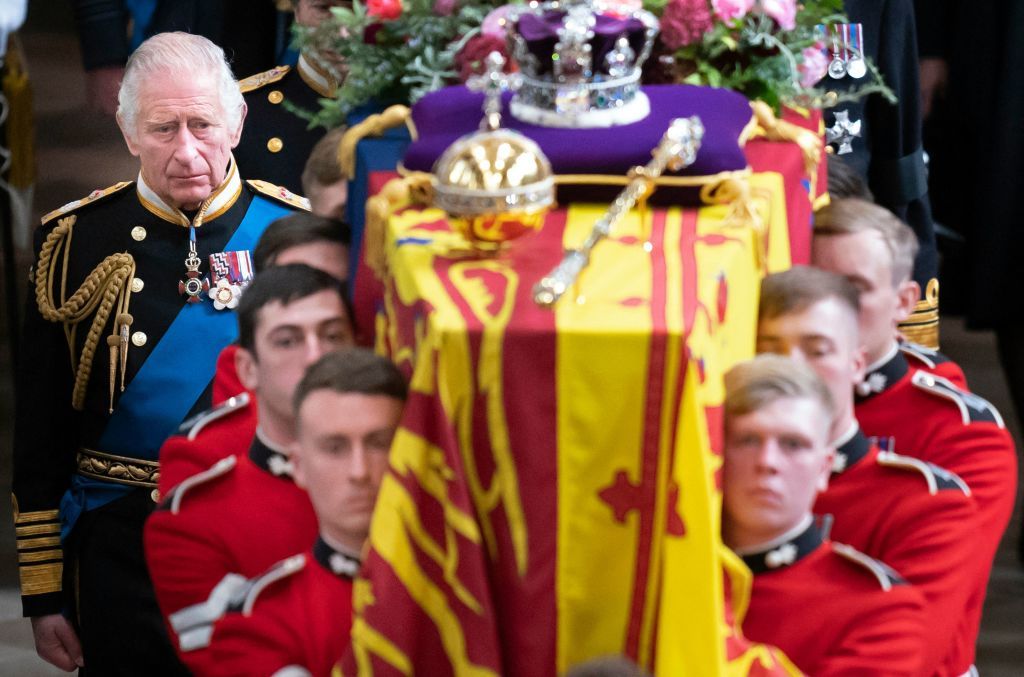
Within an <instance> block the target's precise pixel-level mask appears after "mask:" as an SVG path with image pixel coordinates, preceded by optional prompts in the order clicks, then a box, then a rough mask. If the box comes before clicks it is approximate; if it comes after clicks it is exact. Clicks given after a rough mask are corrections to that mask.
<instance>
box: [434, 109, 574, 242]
mask: <svg viewBox="0 0 1024 677" xmlns="http://www.w3.org/2000/svg"><path fill="white" fill-rule="evenodd" d="M434 176H435V177H436V179H437V183H436V185H435V191H434V202H435V204H436V205H437V206H438V207H440V208H441V209H443V210H445V211H446V212H447V213H448V219H449V222H450V223H451V224H452V226H453V227H455V228H456V229H458V230H459V231H460V232H461V233H462V234H463V235H464V236H465V237H466V239H468V240H469V241H470V242H471V243H472V244H474V245H475V246H481V245H482V246H485V247H486V246H489V245H490V246H493V245H498V244H500V243H502V242H506V241H508V240H511V239H514V238H517V237H519V236H520V235H523V234H525V233H528V232H533V231H537V230H540V228H541V226H543V224H544V216H545V215H546V214H547V211H548V210H549V209H550V208H551V207H552V205H554V202H555V187H554V176H553V174H552V172H551V163H550V162H548V159H547V157H546V156H545V155H544V153H543V151H541V149H540V147H539V146H538V145H537V144H536V143H534V142H533V141H532V140H530V139H528V138H527V137H525V136H523V135H522V134H520V133H518V132H515V131H512V130H509V129H495V130H490V131H481V132H476V133H474V134H469V135H467V136H464V137H462V138H461V139H459V140H458V141H456V142H455V143H453V144H452V145H451V146H449V147H448V149H447V150H446V151H445V152H444V153H443V154H442V155H441V157H440V158H438V160H437V162H435V163H434Z"/></svg>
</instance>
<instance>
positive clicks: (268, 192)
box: [246, 179, 310, 212]
mask: <svg viewBox="0 0 1024 677" xmlns="http://www.w3.org/2000/svg"><path fill="white" fill-rule="evenodd" d="M246 183H247V184H249V186H250V187H251V188H252V189H253V190H255V191H256V192H257V193H259V194H260V195H265V196H267V197H269V198H273V199H274V200H277V201H278V202H283V203H284V204H286V205H288V206H290V207H295V208H296V209H302V210H303V211H307V212H308V211H309V210H310V207H309V200H308V199H306V198H304V197H302V196H301V195H296V194H295V193H293V192H291V191H290V190H288V189H287V188H285V187H284V186H278V185H277V184H274V183H270V182H269V181H260V180H259V179H249V180H248V181H246Z"/></svg>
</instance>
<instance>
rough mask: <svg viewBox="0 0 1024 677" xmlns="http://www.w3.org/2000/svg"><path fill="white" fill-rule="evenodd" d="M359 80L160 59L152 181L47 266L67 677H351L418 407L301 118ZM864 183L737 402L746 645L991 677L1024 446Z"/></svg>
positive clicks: (54, 643) (836, 185)
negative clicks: (953, 339) (366, 557)
mask: <svg viewBox="0 0 1024 677" xmlns="http://www.w3.org/2000/svg"><path fill="white" fill-rule="evenodd" d="M296 5H297V7H296V18H297V20H298V21H300V23H301V22H304V21H308V22H316V21H318V20H320V19H322V18H323V14H322V12H323V11H324V3H322V2H321V3H317V2H312V1H307V0H300V1H299V2H297V3H296ZM331 72H332V69H331V68H330V67H329V64H327V65H325V63H324V62H323V60H322V59H319V58H318V56H317V55H316V54H315V53H304V54H303V55H301V57H300V60H299V63H298V65H297V66H296V68H294V69H289V68H275V69H273V70H271V71H268V72H266V73H261V74H259V75H257V76H253V77H252V78H247V79H244V80H242V81H241V82H240V83H239V82H236V80H235V79H234V78H233V76H232V74H231V71H230V68H229V66H228V64H227V62H226V60H225V57H224V53H223V51H222V50H221V49H220V48H219V47H217V46H216V45H214V44H213V43H211V42H210V41H208V40H206V39H205V38H202V37H198V36H194V35H188V34H185V33H164V34H159V35H156V36H154V37H152V38H150V39H148V40H146V41H145V42H143V43H142V45H141V46H140V47H139V48H138V49H137V50H136V51H135V52H134V53H133V55H132V56H131V58H130V59H129V61H128V63H127V66H126V68H125V70H124V74H123V78H122V82H121V85H120V90H119V94H118V104H119V105H118V114H117V121H118V124H119V125H120V127H121V130H122V132H123V134H124V138H125V142H126V144H127V146H128V148H129V150H130V151H131V152H132V154H133V155H135V156H137V157H138V158H139V164H140V172H139V175H138V178H137V180H136V181H134V182H126V183H122V184H117V185H116V186H112V187H110V188H108V189H106V190H102V191H97V192H96V193H94V194H92V195H90V196H89V197H87V198H84V199H82V200H78V201H75V202H73V203H71V204H69V205H66V206H65V207H63V208H61V209H58V210H56V211H54V212H52V213H51V214H49V215H47V216H46V217H45V218H44V221H43V226H42V227H41V228H40V229H39V231H38V233H37V235H36V253H37V261H36V264H35V266H34V268H33V271H32V290H31V293H30V303H29V304H28V307H27V308H26V311H27V320H26V325H25V331H26V336H27V337H28V338H29V340H28V341H26V349H25V353H26V354H25V356H24V359H23V361H22V365H21V368H20V371H19V375H18V412H17V421H16V443H15V474H14V482H13V483H14V500H15V522H16V532H17V538H18V552H19V563H20V568H21V581H22V593H23V602H24V610H25V614H26V615H27V616H30V617H31V618H32V625H33V631H34V634H35V641H36V647H37V650H38V652H39V654H40V656H42V657H43V658H44V659H46V660H47V661H49V662H50V663H52V664H54V665H56V666H58V667H60V668H62V669H64V670H68V671H71V670H74V669H76V668H78V669H81V670H82V671H83V674H96V675H117V674H125V675H137V674H146V675H178V674H188V673H190V672H191V673H194V674H202V675H207V674H209V675H214V674H238V675H252V674H275V673H276V672H277V671H279V670H285V669H292V670H295V671H296V672H293V673H287V674H313V675H325V674H329V673H330V672H331V670H332V668H333V666H335V665H336V664H337V663H338V661H339V660H340V659H341V658H342V656H343V654H344V653H345V650H346V648H347V646H348V635H349V630H350V625H351V607H352V601H351V597H352V581H353V579H354V577H355V576H356V574H357V572H358V570H359V567H360V557H361V555H362V551H363V548H364V544H365V541H366V538H367V535H368V530H369V523H370V518H371V515H372V511H373V507H374V503H375V498H376V492H377V488H378V486H379V484H380V481H381V478H382V476H383V474H384V473H385V470H386V468H387V459H388V450H389V447H390V444H391V440H392V437H393V436H394V433H395V431H396V428H397V426H398V423H399V419H400V417H401V413H402V408H403V403H404V401H405V398H406V383H405V381H404V379H403V376H402V375H401V374H400V373H399V371H398V370H397V369H396V368H395V367H394V365H392V364H391V363H390V362H388V361H387V360H385V359H383V358H380V357H377V356H375V355H374V354H373V353H372V352H370V351H367V350H365V349H362V348H358V347H355V337H356V336H357V331H356V327H355V326H354V324H353V312H352V309H351V307H350V306H349V300H348V299H349V294H348V289H347V286H346V280H347V278H348V274H349V261H350V252H349V233H348V229H347V226H345V225H344V224H343V223H340V222H339V221H338V220H337V219H338V217H339V215H340V214H341V211H342V209H343V207H344V202H345V193H344V186H345V178H346V177H344V176H342V175H341V173H340V170H339V168H338V164H337V161H336V153H335V149H336V148H337V144H338V134H339V133H340V132H332V133H330V134H328V135H327V136H326V137H324V135H323V131H322V130H321V131H319V132H315V131H310V130H307V129H306V128H305V127H304V126H301V128H299V127H296V126H294V124H293V122H294V121H291V117H292V116H290V114H289V113H287V112H286V111H285V110H284V108H283V107H282V106H281V103H282V101H284V100H286V99H287V100H294V101H297V102H299V103H302V102H304V101H305V102H309V101H314V100H315V99H316V98H317V97H320V96H327V95H329V94H330V92H331V90H332V88H333V87H335V86H336V83H335V82H334V80H333V79H332V77H331V75H330V73H331ZM239 85H241V86H239ZM257 119H259V120H260V122H259V123H258V124H253V125H252V126H251V127H249V126H247V124H246V120H249V121H255V120H257ZM267 120H271V122H267ZM289 125H292V127H289ZM247 130H251V131H247ZM275 130H281V131H280V132H278V131H275ZM268 134H269V136H268ZM321 137H323V138H321ZM307 159H308V162H307ZM834 166H835V179H836V180H835V181H834V182H833V183H832V186H831V187H832V193H833V198H834V200H833V202H832V204H831V205H829V206H827V207H825V208H823V209H821V210H819V211H818V212H817V213H816V215H815V231H814V238H813V246H812V252H813V254H812V262H811V263H812V266H809V267H796V268H793V269H791V270H789V271H786V272H783V273H776V274H773V275H770V276H768V277H767V278H766V279H765V280H764V282H763V285H762V291H761V301H760V310H759V322H758V330H757V331H758V333H757V350H758V352H759V353H763V354H762V355H759V356H758V357H756V358H754V359H753V360H750V361H748V362H745V363H742V364H739V365H737V366H736V367H734V368H733V369H732V370H731V371H730V372H729V373H728V374H727V376H726V381H725V386H726V402H725V419H724V421H725V422H724V425H725V435H724V440H725V445H724V467H723V495H724V502H723V531H722V538H723V541H724V542H725V544H726V545H727V546H729V547H730V548H731V549H733V550H734V551H735V552H736V553H737V554H738V555H740V556H741V557H742V559H743V560H744V562H745V563H746V564H747V566H748V567H749V568H750V569H751V571H752V572H753V573H754V583H753V593H752V598H751V601H750V606H749V609H748V610H747V612H746V615H745V618H744V620H743V626H742V627H743V632H744V634H745V635H746V636H747V638H748V639H750V640H753V641H756V642H763V643H765V644H770V645H774V646H777V647H779V648H780V649H782V650H783V651H784V652H785V654H786V655H787V656H788V657H789V658H790V659H791V660H792V661H793V662H794V663H795V664H796V665H797V666H798V667H799V668H800V669H801V670H802V671H804V672H805V673H807V674H813V675H832V674H850V675H853V674H856V675H869V674H871V675H874V674H878V675H881V674H885V675H963V674H970V671H971V670H973V662H974V647H975V644H976V639H977V634H978V629H979V624H980V620H981V610H982V604H983V601H984V597H985V590H986V585H987V582H988V577H989V572H990V569H991V566H992V561H993V557H994V554H995V551H996V548H997V546H998V544H999V541H1000V538H1001V537H1002V534H1003V532H1004V530H1005V529H1006V526H1007V523H1008V520H1009V518H1010V514H1011V512H1012V510H1013V504H1014V498H1015V495H1016V478H1017V460H1016V454H1015V449H1014V444H1013V441H1012V439H1011V438H1010V436H1009V434H1008V433H1007V431H1006V429H1005V426H1004V425H1003V421H1002V419H1001V417H1000V415H999V413H998V412H997V411H996V410H995V409H994V408H993V407H992V406H991V405H990V404H989V403H988V402H987V401H985V400H984V399H982V398H981V397H979V396H977V395H975V394H973V393H972V392H971V391H970V390H969V388H968V385H967V382H966V378H965V376H964V374H963V372H962V370H961V369H960V368H959V367H958V366H957V365H956V364H955V363H953V362H951V361H949V360H948V359H947V358H945V357H944V356H942V355H941V354H939V353H937V352H934V351H930V350H927V349H924V348H922V347H920V346H916V345H914V344H910V343H908V342H905V341H903V340H902V339H901V337H900V336H899V334H898V331H897V325H898V324H899V322H900V321H901V320H903V319H905V318H906V317H907V316H908V315H909V314H910V313H911V312H912V311H913V309H914V305H915V303H916V302H917V300H918V297H919V296H920V287H919V285H918V283H917V282H915V281H914V276H913V272H914V261H915V258H918V238H917V237H915V234H914V231H913V230H912V229H911V228H910V227H908V226H907V225H906V224H905V223H903V222H901V221H900V219H899V218H897V217H896V216H894V215H893V213H892V212H890V211H888V210H887V209H885V208H883V207H880V206H877V205H875V204H873V202H872V201H871V199H870V194H869V193H868V192H867V190H866V189H865V188H864V186H863V185H862V184H860V183H858V181H857V179H856V175H855V174H850V173H845V174H844V173H843V171H842V167H841V166H839V165H834ZM844 177H845V182H843V181H840V180H839V179H842V178H844ZM247 179H248V180H247ZM292 191H301V192H302V193H304V194H306V195H308V196H310V197H311V198H313V205H312V213H310V212H309V211H308V210H309V206H310V205H309V204H308V203H307V202H306V201H305V199H304V198H300V197H298V196H297V195H296V194H295V193H293V192H292ZM243 290H244V293H242V292H243ZM80 325H81V326H80ZM622 670H624V671H628V666H627V667H622ZM303 671H304V672H303ZM630 674H632V673H630Z"/></svg>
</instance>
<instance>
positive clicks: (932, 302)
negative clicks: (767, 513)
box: [899, 277, 939, 350]
mask: <svg viewBox="0 0 1024 677" xmlns="http://www.w3.org/2000/svg"><path fill="white" fill-rule="evenodd" d="M899 332H900V333H901V334H903V337H904V338H906V339H907V340H908V341H912V342H913V343H918V344H920V345H922V346H924V347H925V348H931V349H932V350H938V349H939V281H938V280H937V279H936V278H934V277H933V278H932V279H931V280H929V281H928V286H927V287H926V288H925V290H924V298H923V299H921V300H919V301H918V302H917V305H916V306H915V307H914V312H912V313H911V314H910V317H908V318H907V319H905V320H903V321H902V322H900V324H899Z"/></svg>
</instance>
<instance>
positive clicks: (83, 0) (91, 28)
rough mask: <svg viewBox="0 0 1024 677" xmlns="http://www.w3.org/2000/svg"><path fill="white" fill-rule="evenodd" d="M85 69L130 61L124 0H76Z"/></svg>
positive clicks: (76, 16)
mask: <svg viewBox="0 0 1024 677" xmlns="http://www.w3.org/2000/svg"><path fill="white" fill-rule="evenodd" d="M72 6H73V7H74V10H75V24H76V26H77V28H78V40H79V44H80V46H81V50H82V62H83V63H84V65H85V70H87V71H91V70H95V69H97V68H102V67H104V66H123V65H124V64H125V63H126V62H127V61H128V10H127V9H126V8H125V3H124V0H73V2H72Z"/></svg>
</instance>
